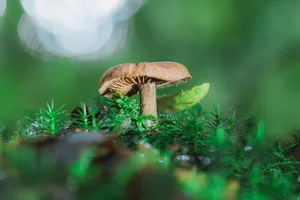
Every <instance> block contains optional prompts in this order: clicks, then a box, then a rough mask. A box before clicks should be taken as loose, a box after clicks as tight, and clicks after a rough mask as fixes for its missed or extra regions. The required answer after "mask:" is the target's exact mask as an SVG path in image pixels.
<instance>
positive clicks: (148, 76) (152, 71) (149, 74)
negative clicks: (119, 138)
mask: <svg viewBox="0 0 300 200" xmlns="http://www.w3.org/2000/svg"><path fill="white" fill-rule="evenodd" d="M191 78H192V76H191V75H190V73H189V71H188V70H187V69H186V68H185V66H183V65H182V64H180V63H176V62H142V63H139V64H134V63H125V64H120V65H117V66H114V67H112V68H110V69H109V70H107V71H106V72H105V73H104V75H103V76H102V78H101V80H100V89H99V93H100V95H102V96H105V97H107V98H112V96H113V92H114V91H115V90H118V91H119V92H121V93H122V94H123V95H127V96H131V95H134V94H136V93H140V102H141V114H142V115H153V116H157V108H156V88H163V87H170V86H173V85H177V84H180V83H183V82H186V81H188V80H190V79H191Z"/></svg>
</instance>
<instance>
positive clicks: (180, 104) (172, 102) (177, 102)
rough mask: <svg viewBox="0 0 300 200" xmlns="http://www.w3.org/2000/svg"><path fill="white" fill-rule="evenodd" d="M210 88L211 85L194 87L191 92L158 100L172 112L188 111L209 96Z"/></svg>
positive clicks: (159, 103) (160, 104)
mask: <svg viewBox="0 0 300 200" xmlns="http://www.w3.org/2000/svg"><path fill="white" fill-rule="evenodd" d="M209 87H210V85H209V83H204V84H202V85H198V86H194V87H193V88H192V89H190V90H186V91H181V92H179V93H177V94H175V95H173V96H167V97H162V98H158V99H157V103H158V105H159V106H161V107H163V108H165V109H169V110H172V111H182V110H186V109H188V108H190V107H192V106H194V105H195V104H197V103H198V102H199V101H201V100H202V99H203V98H204V97H205V96H206V95H207V93H208V90H209Z"/></svg>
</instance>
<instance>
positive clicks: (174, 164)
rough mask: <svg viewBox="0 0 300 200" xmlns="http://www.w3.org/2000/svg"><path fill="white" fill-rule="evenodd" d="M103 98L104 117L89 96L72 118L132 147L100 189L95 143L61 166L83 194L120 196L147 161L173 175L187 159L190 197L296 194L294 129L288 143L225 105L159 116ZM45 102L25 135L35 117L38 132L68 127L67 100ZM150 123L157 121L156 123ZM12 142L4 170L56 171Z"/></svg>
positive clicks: (185, 183)
mask: <svg viewBox="0 0 300 200" xmlns="http://www.w3.org/2000/svg"><path fill="white" fill-rule="evenodd" d="M104 102H105V106H106V107H107V112H106V113H105V115H104V116H103V117H102V118H97V117H96V115H97V113H98V112H99V108H100V107H102V106H103V105H98V106H96V107H94V108H93V109H92V111H91V112H89V111H87V110H86V105H85V103H81V107H80V108H81V109H80V110H79V111H78V112H77V114H76V115H74V116H73V117H76V120H75V119H73V120H72V122H73V123H74V124H75V127H76V128H80V129H84V130H88V131H89V130H90V131H94V130H99V131H101V132H105V133H106V134H108V135H114V136H117V138H118V139H119V140H120V141H122V142H124V143H125V144H127V145H128V146H129V147H130V148H132V150H134V151H135V154H134V156H133V157H132V159H130V160H129V161H128V162H126V163H125V164H124V165H121V166H120V167H119V168H118V170H117V171H116V173H115V174H114V176H113V177H112V178H111V179H110V181H109V183H107V184H106V185H105V186H103V187H101V188H96V186H95V185H94V184H96V183H97V181H100V182H101V178H100V179H99V178H97V177H98V176H99V175H100V174H101V171H102V169H101V165H100V166H98V165H95V164H94V159H95V158H96V157H97V154H98V153H97V150H96V149H95V148H86V149H85V150H84V151H83V152H81V154H80V157H79V158H78V159H77V160H76V161H74V162H73V163H72V164H71V165H69V166H68V167H67V168H66V169H65V168H63V169H64V170H63V171H65V172H63V171H62V173H64V174H65V175H66V182H67V183H68V184H69V185H70V187H71V188H73V190H74V191H73V192H74V193H75V194H76V195H78V196H79V197H82V198H85V199H95V198H99V197H102V198H105V199H120V198H121V197H122V196H123V195H124V194H125V193H126V191H125V189H124V187H125V185H126V184H127V183H128V182H129V181H130V180H131V179H132V177H133V176H134V174H135V173H137V171H139V170H141V169H142V168H143V167H144V166H146V165H147V164H149V163H151V165H153V166H157V167H159V168H164V170H167V171H169V172H171V173H173V174H174V175H176V174H177V172H178V171H180V170H182V168H181V167H182V166H185V168H188V170H187V174H188V175H185V176H183V177H181V175H180V176H178V175H176V177H177V178H178V183H179V184H180V188H181V191H183V192H184V193H185V194H186V195H187V196H189V197H191V198H192V199H236V198H238V199H245V200H246V199H254V200H259V199H274V198H280V199H293V198H296V196H297V195H296V193H295V189H296V187H297V180H296V179H297V177H298V176H299V171H298V170H297V169H298V168H297V167H299V165H300V162H299V161H295V160H294V159H293V158H292V157H291V156H289V153H290V152H292V150H293V148H295V147H296V146H297V145H298V143H299V140H297V138H299V137H298V134H296V133H295V138H296V142H295V143H293V144H289V145H288V146H285V147H283V145H282V144H283V143H284V142H283V141H280V140H276V142H275V141H272V140H269V139H268V138H267V135H266V133H265V129H264V124H263V122H259V123H258V124H257V125H251V127H248V125H247V124H251V123H252V120H253V118H252V117H246V118H244V119H237V117H236V111H235V110H229V112H225V111H222V110H221V108H220V107H219V106H214V107H213V111H212V112H208V111H205V110H203V108H202V107H201V106H200V105H199V104H195V105H194V106H192V107H190V108H188V109H185V110H183V111H180V112H176V113H175V114H164V113H160V114H159V117H158V118H153V117H149V116H141V115H140V114H139V113H140V112H139V111H140V110H139V106H138V105H137V102H136V101H135V100H134V99H130V98H129V97H125V96H122V95H121V94H119V93H116V94H115V96H114V97H113V98H112V99H105V101H104ZM47 105H48V104H47ZM47 107H48V109H41V111H40V113H39V114H38V115H36V118H28V119H29V122H30V123H28V124H27V125H24V124H22V123H21V126H20V128H19V129H22V130H21V133H22V134H24V133H26V132H28V131H29V132H30V131H31V132H32V130H31V129H30V128H31V126H32V123H34V124H36V129H35V130H34V131H35V133H36V134H35V137H39V136H40V135H41V133H50V134H51V135H56V134H58V133H59V132H60V131H61V130H64V127H65V126H66V124H68V123H69V118H68V117H67V116H68V114H67V113H66V111H62V107H61V108H59V109H54V104H53V102H52V104H51V105H48V106H47ZM30 119H31V120H30ZM149 122H154V123H155V124H154V126H153V123H149ZM252 124H253V123H252ZM238 127H239V128H238ZM16 133H17V132H16ZM143 146H144V147H143ZM8 147H9V146H7V144H5V145H4V146H3V145H2V143H1V149H0V150H1V151H2V153H1V154H0V155H5V159H4V160H5V162H4V163H3V162H1V163H0V171H1V170H4V169H9V170H10V171H11V172H12V173H15V174H18V177H19V178H20V179H22V180H23V179H24V180H25V179H27V178H29V177H31V176H36V174H38V177H39V178H37V181H45V180H48V179H49V180H50V177H51V176H54V175H55V174H56V172H55V170H56V166H55V165H53V163H52V164H51V159H50V158H47V159H46V158H44V159H43V160H42V162H41V161H39V162H41V163H42V165H38V164H37V161H36V159H37V157H36V156H37V154H36V152H35V151H34V150H33V149H30V148H25V149H23V150H22V153H19V151H20V150H19V148H15V147H11V146H10V148H8ZM2 160H3V159H2ZM7 163H9V165H8V164H7ZM11 166H14V167H13V168H11ZM99 167H100V168H99ZM184 170H186V169H184ZM58 179H59V178H58ZM95 181H96V182H95ZM20 184H23V182H20ZM112 191H114V192H112ZM137 192H138V191H137ZM37 194H39V192H37Z"/></svg>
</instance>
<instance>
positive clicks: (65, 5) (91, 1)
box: [18, 0, 145, 60]
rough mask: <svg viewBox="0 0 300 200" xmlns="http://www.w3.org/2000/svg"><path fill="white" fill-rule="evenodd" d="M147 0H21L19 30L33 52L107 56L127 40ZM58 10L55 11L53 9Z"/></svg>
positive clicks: (70, 55) (84, 56)
mask: <svg viewBox="0 0 300 200" xmlns="http://www.w3.org/2000/svg"><path fill="white" fill-rule="evenodd" d="M144 3H145V1H144V0H85V1H83V0H53V1H48V0H21V5H22V7H23V9H24V11H25V13H24V14H23V16H22V17H21V19H20V21H19V26H18V34H19V37H20V39H21V40H22V41H23V43H24V44H25V46H26V47H27V48H28V49H29V50H31V53H41V54H44V55H48V56H49V55H51V54H52V55H56V56H62V57H68V58H73V59H80V60H91V59H93V60H94V59H99V58H103V57H107V56H110V55H112V54H113V53H115V52H116V51H118V50H120V49H121V48H122V47H123V46H124V45H125V41H126V36H127V32H128V28H129V26H128V23H130V22H129V19H130V18H131V17H132V16H133V15H134V14H135V13H136V12H137V11H138V9H139V8H140V7H141V6H142V5H143V4H144ZM54 11H55V12H54Z"/></svg>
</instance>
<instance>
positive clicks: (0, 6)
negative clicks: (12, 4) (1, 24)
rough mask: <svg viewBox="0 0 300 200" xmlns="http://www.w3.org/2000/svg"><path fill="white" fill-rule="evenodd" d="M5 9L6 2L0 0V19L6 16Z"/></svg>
mask: <svg viewBox="0 0 300 200" xmlns="http://www.w3.org/2000/svg"><path fill="white" fill-rule="evenodd" d="M5 9H6V0H0V17H2V16H3V15H4V13H5Z"/></svg>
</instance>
